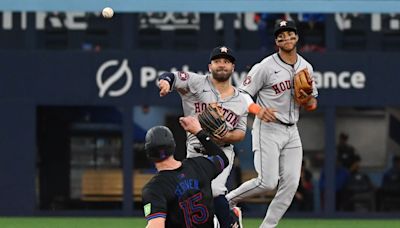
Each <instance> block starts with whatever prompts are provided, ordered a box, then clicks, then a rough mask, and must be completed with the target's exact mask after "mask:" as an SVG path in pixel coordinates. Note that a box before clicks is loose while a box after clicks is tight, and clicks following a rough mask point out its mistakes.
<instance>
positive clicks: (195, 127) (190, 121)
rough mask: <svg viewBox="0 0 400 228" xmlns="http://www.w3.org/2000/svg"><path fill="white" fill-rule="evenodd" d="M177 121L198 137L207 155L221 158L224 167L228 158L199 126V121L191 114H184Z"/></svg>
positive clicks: (227, 162)
mask: <svg viewBox="0 0 400 228" xmlns="http://www.w3.org/2000/svg"><path fill="white" fill-rule="evenodd" d="M179 123H180V124H181V126H182V127H183V129H185V131H188V132H190V133H192V134H194V135H196V137H197V138H198V139H199V141H200V142H201V144H202V145H203V146H204V148H205V151H206V153H207V155H211V156H213V155H217V156H219V157H221V158H222V160H223V162H224V167H226V166H228V164H229V160H228V158H227V157H226V155H225V153H224V151H223V150H222V149H221V148H220V147H219V146H218V145H217V144H215V142H213V141H212V140H211V137H210V136H209V135H208V134H207V133H206V132H205V131H204V130H203V129H202V128H201V125H200V122H199V120H198V119H197V118H195V117H193V116H186V117H181V118H179Z"/></svg>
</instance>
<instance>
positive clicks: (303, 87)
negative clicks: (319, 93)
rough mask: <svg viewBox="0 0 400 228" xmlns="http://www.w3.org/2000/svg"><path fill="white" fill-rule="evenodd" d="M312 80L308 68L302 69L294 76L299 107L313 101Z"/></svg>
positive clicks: (295, 93) (295, 94)
mask: <svg viewBox="0 0 400 228" xmlns="http://www.w3.org/2000/svg"><path fill="white" fill-rule="evenodd" d="M312 91H313V88H312V79H311V77H310V74H309V73H308V70H307V68H304V69H302V70H301V71H299V72H298V73H297V74H296V75H295V76H294V96H295V100H296V102H297V103H298V104H299V105H307V102H308V101H309V100H310V99H311V97H312V96H311V93H312Z"/></svg>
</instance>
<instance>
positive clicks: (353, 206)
mask: <svg viewBox="0 0 400 228" xmlns="http://www.w3.org/2000/svg"><path fill="white" fill-rule="evenodd" d="M360 164H361V157H360V156H358V155H355V157H354V162H353V164H352V165H351V167H350V177H349V180H348V181H347V183H346V186H345V188H344V191H343V196H344V197H346V199H347V200H346V201H344V202H343V205H342V206H343V207H342V208H340V209H342V210H345V211H372V210H373V209H374V208H375V197H374V196H375V188H374V186H373V184H372V182H371V179H370V178H369V176H368V175H367V174H365V173H362V172H361V171H360Z"/></svg>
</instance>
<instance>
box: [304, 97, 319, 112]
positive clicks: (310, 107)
mask: <svg viewBox="0 0 400 228" xmlns="http://www.w3.org/2000/svg"><path fill="white" fill-rule="evenodd" d="M317 107H318V101H317V98H315V97H310V100H308V102H307V104H306V105H305V106H304V109H305V110H307V111H309V112H311V111H314V110H315V109H317Z"/></svg>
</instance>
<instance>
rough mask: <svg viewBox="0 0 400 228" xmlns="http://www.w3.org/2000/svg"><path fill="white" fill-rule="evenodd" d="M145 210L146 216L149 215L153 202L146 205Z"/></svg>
mask: <svg viewBox="0 0 400 228" xmlns="http://www.w3.org/2000/svg"><path fill="white" fill-rule="evenodd" d="M143 211H144V216H148V215H149V214H150V213H151V203H148V204H146V205H144V207H143Z"/></svg>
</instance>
